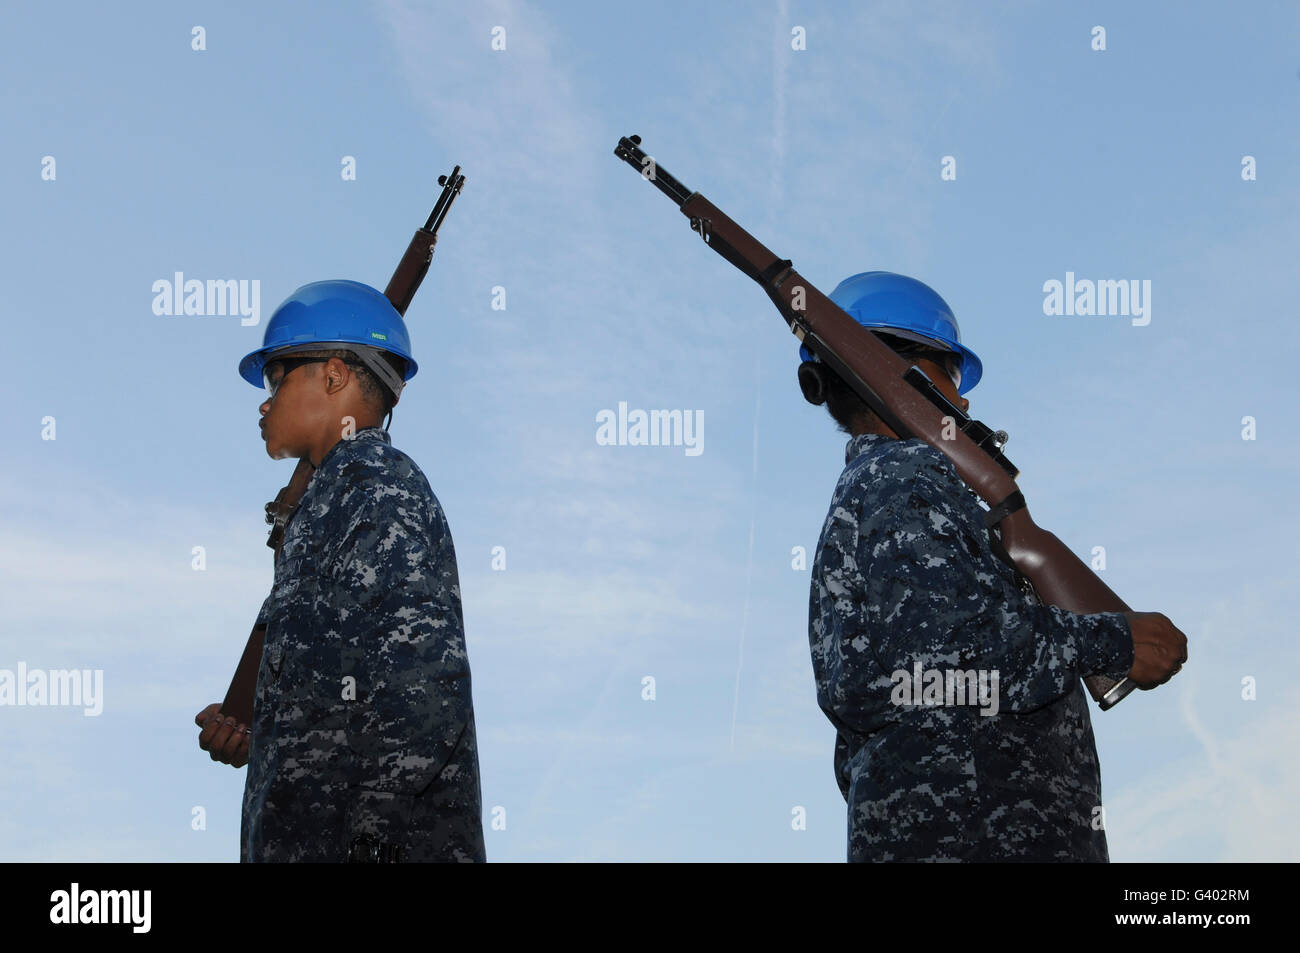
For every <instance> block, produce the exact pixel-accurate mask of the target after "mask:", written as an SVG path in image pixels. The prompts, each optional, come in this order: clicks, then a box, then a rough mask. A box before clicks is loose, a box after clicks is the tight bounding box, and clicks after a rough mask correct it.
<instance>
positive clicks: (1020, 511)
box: [614, 136, 1137, 711]
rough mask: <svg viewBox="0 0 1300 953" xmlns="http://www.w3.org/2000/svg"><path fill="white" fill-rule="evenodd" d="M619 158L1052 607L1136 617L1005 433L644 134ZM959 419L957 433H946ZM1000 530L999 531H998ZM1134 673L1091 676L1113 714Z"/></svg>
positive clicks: (621, 147)
mask: <svg viewBox="0 0 1300 953" xmlns="http://www.w3.org/2000/svg"><path fill="white" fill-rule="evenodd" d="M614 155H616V156H617V157H618V158H620V159H622V160H623V161H624V162H626V163H627V164H628V165H630V166H632V167H633V168H634V169H636V170H637V171H638V172H640V173H641V175H642V177H643V178H645V179H647V180H648V181H650V182H652V183H653V184H654V185H655V187H656V188H658V189H659V191H661V192H663V193H664V194H665V195H667V196H668V197H669V198H670V199H672V200H673V201H674V202H676V203H677V205H678V207H680V208H681V210H682V214H683V215H685V216H686V217H687V218H688V219H690V223H691V230H692V231H695V232H697V233H699V235H700V237H701V238H703V239H704V242H705V244H707V245H708V246H709V247H710V248H712V249H713V250H714V251H715V252H717V253H718V254H719V255H721V256H722V257H723V258H725V259H726V260H727V261H729V262H731V264H733V265H735V266H736V267H737V268H739V269H740V270H741V271H742V272H744V273H745V274H746V275H748V276H749V277H750V278H752V279H753V280H754V281H756V282H758V284H759V285H760V286H761V287H762V288H763V290H764V291H765V292H766V293H767V296H768V297H769V298H771V299H772V302H773V303H774V304H775V305H776V309H777V310H778V311H780V312H781V317H783V318H785V321H786V323H787V324H788V325H789V326H790V330H791V331H793V332H794V336H795V337H796V338H798V339H799V340H800V341H801V342H802V343H803V344H804V345H805V346H806V347H807V348H808V349H809V350H810V351H812V352H813V353H814V354H816V355H817V356H818V357H819V358H821V360H822V361H823V362H825V364H826V365H827V366H828V367H829V368H830V369H831V370H833V371H835V373H837V374H839V375H840V377H841V378H843V379H844V381H845V382H846V383H847V384H848V385H849V386H850V387H852V388H853V390H854V391H855V392H856V393H857V395H858V396H859V397H861V398H862V399H863V400H864V401H865V402H866V404H867V406H868V407H870V408H871V409H872V410H874V411H875V412H876V413H877V414H878V415H879V416H880V418H881V419H882V420H883V421H884V422H885V423H886V424H888V425H889V426H890V428H892V429H893V431H894V432H895V433H896V434H898V435H899V436H900V437H901V438H903V439H909V438H917V439H920V440H924V441H925V442H926V443H928V444H929V445H930V446H932V447H934V448H935V449H936V450H939V451H941V452H942V453H943V454H944V455H945V456H947V457H948V459H949V460H950V461H952V465H953V467H954V468H955V469H956V471H957V473H958V475H960V476H961V478H962V479H963V480H964V481H965V482H966V484H967V485H968V486H970V487H971V489H973V490H974V491H975V492H976V493H977V494H978V495H979V497H980V498H981V499H982V500H984V502H985V503H987V504H988V506H989V510H988V511H987V512H986V514H985V517H984V524H985V526H986V528H987V529H988V530H989V539H990V541H991V543H992V544H993V548H994V550H995V551H996V552H997V553H998V555H999V557H1000V558H1001V559H1002V560H1003V561H1004V562H1006V563H1007V564H1008V565H1010V566H1012V567H1013V568H1015V569H1017V570H1018V571H1019V572H1021V573H1023V574H1024V575H1025V576H1026V577H1027V578H1028V579H1029V581H1030V582H1031V583H1033V585H1034V588H1035V589H1036V590H1037V591H1038V594H1039V596H1041V597H1042V599H1043V601H1044V602H1045V603H1047V604H1049V605H1054V606H1059V607H1060V608H1062V609H1068V610H1069V611H1071V612H1079V613H1096V612H1129V611H1131V610H1130V609H1129V607H1128V606H1127V605H1125V604H1124V602H1123V600H1121V599H1120V597H1119V596H1117V595H1115V593H1114V592H1112V591H1111V590H1110V587H1108V586H1107V585H1106V584H1105V583H1104V582H1102V581H1101V580H1100V579H1099V578H1098V577H1097V574H1096V573H1094V572H1093V571H1092V570H1091V569H1089V568H1088V566H1087V565H1085V564H1084V563H1083V561H1082V560H1080V559H1079V558H1078V557H1077V556H1075V555H1074V553H1072V552H1070V550H1069V549H1068V548H1066V546H1065V544H1064V543H1062V542H1061V541H1060V540H1059V539H1057V537H1056V536H1054V535H1053V534H1052V533H1049V532H1048V531H1047V530H1045V529H1043V528H1042V527H1040V526H1038V525H1036V524H1035V523H1034V521H1033V519H1031V518H1030V516H1029V510H1028V509H1027V508H1026V506H1025V498H1024V496H1022V495H1021V493H1020V490H1019V488H1018V487H1017V486H1016V477H1017V476H1018V475H1019V474H1020V471H1019V470H1017V469H1016V468H1015V466H1013V465H1012V463H1011V461H1010V460H1008V459H1007V458H1006V457H1005V456H1004V455H1003V453H1002V447H1003V446H1004V445H1005V444H1006V442H1007V435H1006V432H1005V431H1001V430H999V431H996V432H995V431H993V430H991V429H989V427H987V426H986V425H984V424H982V423H980V421H978V420H973V419H972V418H971V417H969V416H968V415H967V414H966V413H965V412H964V411H963V410H962V409H961V408H959V407H957V406H956V405H955V404H953V403H952V402H951V401H949V400H948V398H947V397H945V396H944V395H943V393H942V392H941V391H940V390H939V388H937V387H935V386H934V384H933V383H932V382H931V381H930V379H929V378H928V377H926V376H925V373H924V372H923V371H922V370H921V369H920V368H919V367H914V366H911V365H909V364H908V362H907V361H905V360H904V359H903V358H901V357H899V356H898V355H897V354H895V353H894V351H893V350H892V349H891V348H890V347H889V346H888V345H886V344H885V343H884V342H882V341H881V340H880V338H878V337H877V336H876V335H875V334H874V333H872V332H871V331H869V330H867V329H866V328H864V327H862V325H860V324H858V323H857V322H856V321H854V320H853V319H852V318H851V317H849V316H848V315H847V314H845V313H844V312H843V311H842V310H840V308H839V307H838V306H836V305H835V303H834V302H832V301H831V300H830V299H829V298H827V297H826V296H825V295H824V294H822V293H821V292H820V291H818V290H817V289H816V288H814V287H813V286H812V284H811V283H810V282H808V281H807V280H806V279H804V278H803V276H801V275H800V274H799V273H798V272H797V271H795V270H794V268H793V267H791V263H790V261H789V260H787V259H782V258H778V257H777V256H776V255H774V254H773V253H772V252H770V251H768V249H767V248H765V247H764V246H763V245H762V244H761V243H760V242H759V241H758V240H757V239H756V238H754V236H753V235H751V234H749V232H747V231H745V230H744V229H743V228H741V227H740V226H739V225H737V224H736V223H735V222H733V221H732V220H731V219H729V218H728V217H727V216H726V215H724V214H723V213H722V212H721V211H720V210H719V209H718V207H717V206H716V205H714V204H713V203H712V202H710V201H709V200H708V199H706V198H705V197H704V196H703V195H701V194H700V193H699V192H692V191H691V190H690V189H688V188H686V187H685V186H684V185H682V184H681V183H680V182H678V181H677V180H676V179H674V178H673V177H672V176H671V175H669V174H668V173H667V172H665V171H664V170H663V168H662V167H658V166H656V164H655V161H654V159H653V158H651V157H650V156H647V155H646V154H645V153H644V152H643V151H642V150H641V137H640V136H630V137H626V136H625V137H624V138H622V139H620V140H619V141H618V145H617V146H615V147H614ZM954 423H955V427H956V430H955V433H954V434H953V436H951V437H950V438H945V436H944V431H945V429H948V430H949V432H951V427H952V425H953V424H954ZM994 529H996V530H997V535H995V534H994V532H993V531H994ZM1127 674H1128V673H1127V672H1112V673H1109V674H1105V675H1100V674H1099V675H1092V676H1090V677H1088V678H1085V679H1084V684H1085V685H1086V686H1087V688H1088V691H1089V693H1090V694H1091V695H1092V697H1093V699H1094V700H1095V701H1096V702H1097V703H1098V705H1099V706H1100V707H1101V710H1102V711H1105V710H1107V709H1109V708H1111V707H1113V706H1114V705H1116V704H1118V703H1119V702H1120V701H1121V700H1122V699H1123V698H1124V697H1125V696H1126V695H1127V694H1128V693H1129V692H1131V691H1132V690H1133V689H1134V688H1136V687H1137V686H1136V684H1135V683H1134V682H1133V681H1132V680H1130V679H1129V678H1128V677H1127Z"/></svg>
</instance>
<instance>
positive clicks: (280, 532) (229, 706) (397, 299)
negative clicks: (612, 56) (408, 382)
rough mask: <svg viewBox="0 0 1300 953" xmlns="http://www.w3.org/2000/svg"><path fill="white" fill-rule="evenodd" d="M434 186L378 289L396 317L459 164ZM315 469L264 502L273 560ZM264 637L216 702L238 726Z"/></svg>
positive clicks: (247, 717) (307, 466) (302, 463)
mask: <svg viewBox="0 0 1300 953" xmlns="http://www.w3.org/2000/svg"><path fill="white" fill-rule="evenodd" d="M438 184H439V185H441V186H442V187H443V188H442V194H441V195H439V196H438V201H437V202H436V203H435V204H434V206H433V211H432V212H431V213H430V214H429V219H428V221H427V222H425V223H424V226H423V227H422V228H417V229H416V230H415V235H414V236H413V237H412V238H411V241H410V243H409V244H408V245H407V246H406V252H405V253H404V254H403V255H402V259H401V261H399V262H398V263H397V268H396V269H395V270H394V271H393V276H392V278H390V279H389V280H388V287H387V288H385V289H384V296H385V297H386V298H387V299H388V300H389V301H390V302H392V305H393V307H394V308H396V309H397V313H398V314H400V315H402V316H405V315H406V310H407V308H409V307H410V306H411V301H412V300H414V298H415V293H416V292H417V291H419V290H420V285H421V283H423V281H424V276H425V275H426V274H428V272H429V265H430V264H431V263H432V261H433V249H434V245H436V244H437V242H438V228H439V227H440V226H441V225H442V221H443V219H444V218H446V217H447V212H448V211H449V210H450V209H451V203H452V202H454V201H455V200H456V196H457V195H459V194H460V190H461V188H462V187H464V185H465V176H463V175H461V174H460V166H456V167H455V168H453V169H452V170H451V173H450V174H448V175H440V176H438ZM315 472H316V468H315V467H314V466H312V463H311V461H310V460H309V459H307V458H306V457H303V458H302V459H300V460H299V461H298V466H297V467H296V468H294V471H293V476H291V477H290V478H289V483H288V485H287V486H284V487H282V488H281V489H280V492H279V493H277V494H276V496H275V499H274V500H272V501H271V502H270V503H267V504H266V521H267V523H269V524H271V530H270V532H269V533H268V535H267V540H266V545H267V546H269V547H271V548H272V549H273V550H274V551H275V557H274V559H275V561H276V562H279V560H280V550H281V548H282V547H283V546H284V531H285V528H286V527H287V526H288V525H289V520H291V519H293V514H294V513H295V512H297V510H298V503H299V502H300V501H301V500H302V496H303V494H304V493H306V492H307V486H308V484H309V483H311V478H312V475H313V474H314V473H315ZM265 640H266V626H265V625H258V624H256V623H254V625H253V631H252V632H251V633H249V636H248V643H247V644H246V645H245V646H244V654H243V655H241V656H240V659H239V665H238V666H236V668H235V675H234V677H233V678H232V679H231V680H230V688H229V689H227V690H226V698H225V700H224V701H223V702H222V703H221V713H222V714H223V715H228V716H230V717H232V718H234V719H235V720H236V721H237V722H239V723H240V724H241V725H252V723H253V699H254V696H255V695H256V693H257V671H258V669H259V668H260V667H261V664H262V649H263V647H264V644H265Z"/></svg>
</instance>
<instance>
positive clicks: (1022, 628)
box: [855, 447, 1133, 712]
mask: <svg viewBox="0 0 1300 953" xmlns="http://www.w3.org/2000/svg"><path fill="white" fill-rule="evenodd" d="M882 489H883V490H884V494H885V495H884V497H883V498H882V497H880V496H877V497H875V498H874V500H873V502H874V503H875V504H876V505H877V508H876V509H875V510H874V512H871V513H869V514H866V513H864V514H862V515H861V516H860V517H859V519H858V538H857V545H856V548H855V551H856V557H857V563H858V569H859V570H860V571H861V577H862V578H864V579H866V580H868V585H869V586H870V588H871V592H870V595H869V597H868V598H867V599H865V600H864V603H865V606H866V609H865V612H866V619H865V621H866V622H867V624H868V626H869V628H870V630H871V631H872V632H873V633H875V635H874V637H873V638H872V640H871V648H872V651H873V653H874V655H875V658H876V661H877V662H878V664H879V665H880V667H881V669H883V671H884V672H885V673H890V672H894V671H899V670H903V671H907V670H910V669H911V667H912V665H913V662H914V660H915V658H916V657H917V655H918V653H923V654H927V655H928V656H931V657H932V653H933V650H934V648H935V644H936V640H941V642H942V644H944V645H945V646H946V647H947V652H948V653H950V657H949V659H948V664H951V665H953V666H955V667H960V668H975V669H983V670H987V671H997V672H998V673H999V681H1000V694H1001V702H1000V703H1001V706H1002V707H1003V708H1005V709H1007V710H1010V711H1016V712H1024V711H1032V710H1034V709H1037V708H1041V707H1042V706H1043V705H1046V704H1048V703H1050V702H1052V701H1054V700H1055V699H1057V698H1060V697H1061V696H1063V695H1065V694H1067V693H1069V692H1071V691H1073V690H1074V688H1075V686H1076V684H1077V680H1078V679H1079V678H1080V677H1081V676H1088V675H1092V674H1095V673H1099V672H1114V671H1127V670H1128V668H1129V667H1130V666H1131V665H1132V658H1133V643H1132V635H1131V633H1130V630H1129V626H1128V621H1127V620H1126V619H1125V618H1124V616H1123V615H1122V614H1120V613H1118V612H1103V613H1095V614H1079V613H1073V612H1068V611H1066V610H1064V609H1061V608H1059V607H1056V606H1049V605H1045V604H1043V603H1042V602H1040V601H1039V600H1038V599H1037V598H1036V597H1034V596H1032V595H1029V594H1027V593H1025V592H1023V591H1022V590H1021V589H1020V588H1019V586H1017V585H1016V583H1015V581H1014V575H1013V574H1012V572H1011V571H1010V569H1009V568H1008V569H1007V571H1006V572H1002V571H998V570H1000V569H1001V568H1002V564H1000V563H998V564H997V565H992V564H991V563H992V562H993V560H990V559H989V555H988V540H987V533H986V530H985V528H984V524H983V519H982V516H983V511H982V510H981V509H980V507H979V506H978V505H977V504H976V503H975V501H974V498H973V496H972V495H971V492H970V491H969V490H968V489H967V487H966V485H965V483H964V482H962V481H961V478H960V477H959V476H957V474H956V472H955V471H954V470H953V468H952V465H951V464H950V463H948V461H947V458H946V457H943V455H942V454H941V453H940V451H938V450H935V449H933V448H928V447H927V448H924V451H923V453H922V459H921V461H920V462H919V463H918V465H917V467H916V469H915V473H914V476H913V477H912V478H911V479H910V480H908V481H903V482H895V483H892V484H887V485H886V487H884V488H882ZM869 505H870V504H869ZM995 559H996V557H994V560H995ZM936 625H940V626H942V628H943V630H944V631H943V632H938V633H936V632H935V627H936Z"/></svg>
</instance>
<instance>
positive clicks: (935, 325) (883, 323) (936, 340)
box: [799, 271, 984, 394]
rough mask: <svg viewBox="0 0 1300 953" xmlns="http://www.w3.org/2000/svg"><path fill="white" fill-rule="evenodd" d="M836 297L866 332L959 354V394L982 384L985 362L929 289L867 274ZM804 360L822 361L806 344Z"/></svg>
mask: <svg viewBox="0 0 1300 953" xmlns="http://www.w3.org/2000/svg"><path fill="white" fill-rule="evenodd" d="M830 299H831V300H832V301H834V302H835V303H836V304H837V305H839V306H840V308H842V309H843V310H844V311H845V312H846V313H847V314H848V315H849V317H851V318H852V319H853V320H854V321H856V322H858V324H860V325H862V326H863V327H864V328H872V329H879V330H881V331H884V332H887V333H889V334H892V335H894V336H895V337H900V338H903V339H904V340H908V341H916V342H918V343H921V344H928V345H929V346H930V347H934V348H937V349H938V350H940V351H952V352H953V353H955V354H956V355H958V356H959V357H960V358H961V386H960V387H958V388H957V393H959V394H964V393H966V392H967V391H968V390H970V389H971V388H972V387H974V386H975V385H976V384H978V383H979V379H980V375H981V374H982V373H983V371H984V368H983V365H982V364H981V363H980V359H979V358H978V357H976V356H975V352H974V351H972V350H971V349H970V348H968V347H966V346H965V345H963V344H962V343H961V331H960V330H959V329H958V328H957V319H956V318H955V317H954V316H953V313H952V309H951V308H949V307H948V303H947V302H946V301H944V300H943V299H942V298H940V297H939V295H938V294H937V293H936V292H935V291H934V289H933V288H931V287H930V286H929V285H927V284H924V283H923V282H920V281H917V280H916V279H915V278H908V277H907V276H906V275H896V274H894V273H893V272H892V271H864V272H862V274H860V275H853V276H852V277H849V278H845V279H844V280H843V281H841V282H840V283H839V284H838V285H836V286H835V290H834V291H832V292H831V294H830ZM799 356H800V357H801V358H802V359H803V360H805V361H815V360H817V357H816V356H815V355H814V354H813V353H812V351H810V350H808V348H806V347H804V346H802V345H800V347H799Z"/></svg>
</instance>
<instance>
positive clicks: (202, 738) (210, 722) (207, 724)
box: [199, 711, 222, 751]
mask: <svg viewBox="0 0 1300 953" xmlns="http://www.w3.org/2000/svg"><path fill="white" fill-rule="evenodd" d="M221 722H222V718H221V712H220V711H216V712H213V713H212V714H211V715H209V716H208V718H207V720H206V721H204V722H203V730H202V731H200V732H199V747H200V748H202V749H203V750H204V751H208V750H210V749H211V748H212V738H213V736H214V735H215V734H216V733H217V729H218V728H220V727H221Z"/></svg>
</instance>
